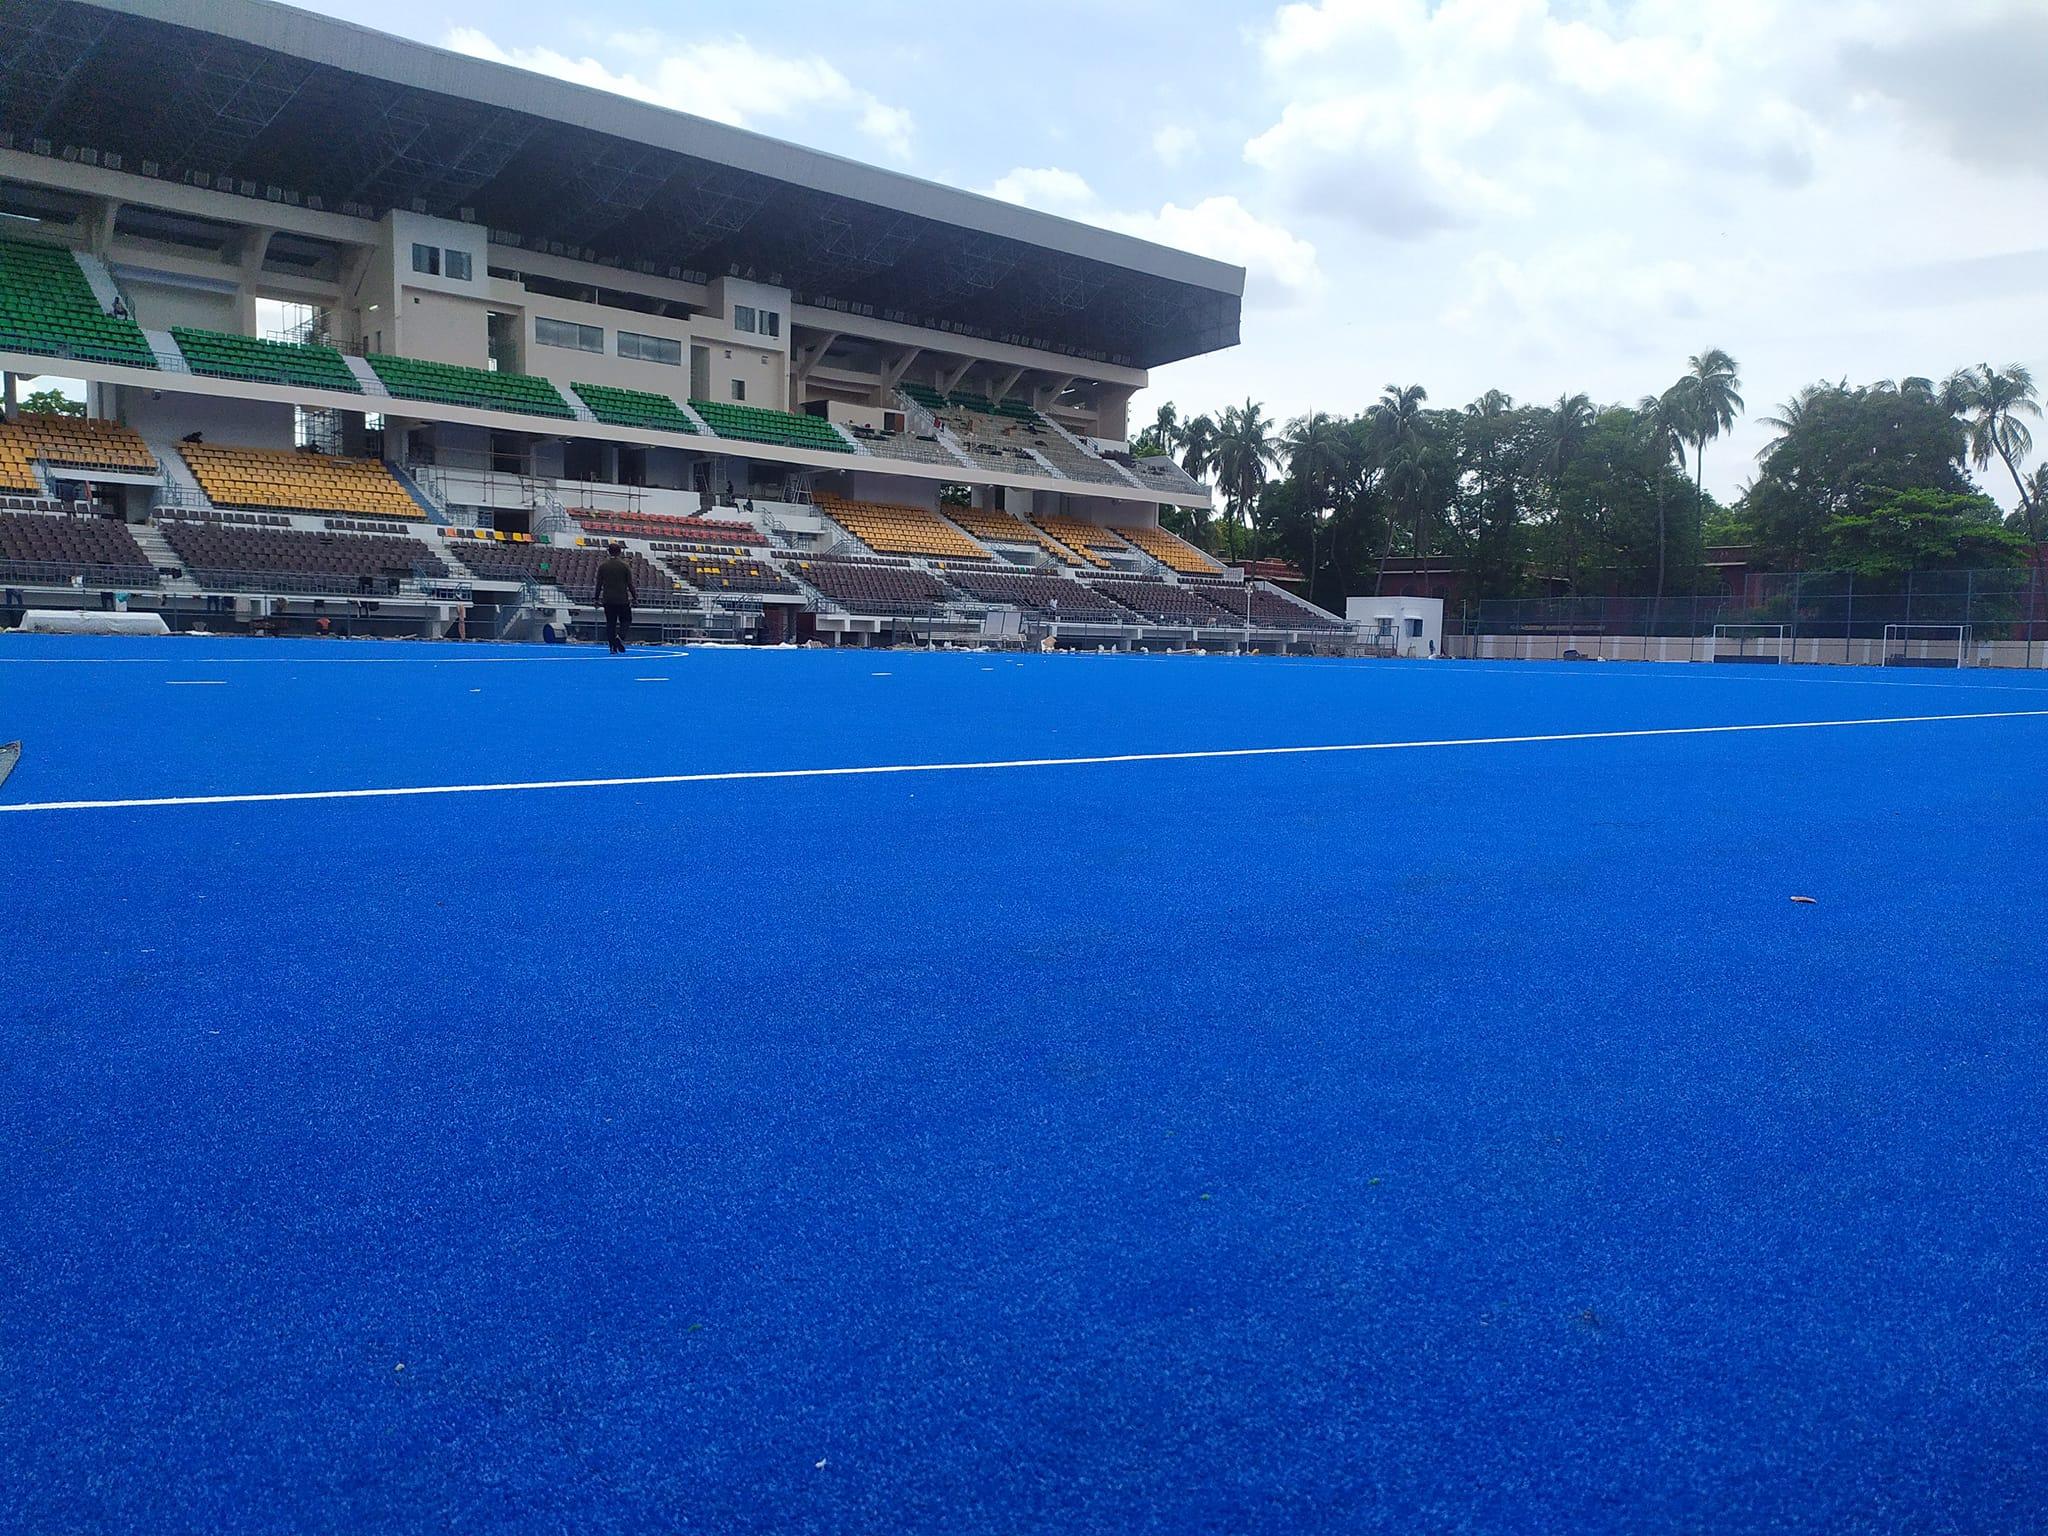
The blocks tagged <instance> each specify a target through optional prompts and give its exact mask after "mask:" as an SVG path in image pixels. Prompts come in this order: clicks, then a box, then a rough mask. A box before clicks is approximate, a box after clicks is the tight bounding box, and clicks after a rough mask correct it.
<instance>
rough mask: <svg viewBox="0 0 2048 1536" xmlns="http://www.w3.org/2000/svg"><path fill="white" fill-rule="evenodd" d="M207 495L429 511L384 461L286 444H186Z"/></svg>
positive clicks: (359, 512)
mask: <svg viewBox="0 0 2048 1536" xmlns="http://www.w3.org/2000/svg"><path fill="white" fill-rule="evenodd" d="M178 452H179V453H180V454H181V455H182V456H183V458H184V460H185V462H186V463H187V464H188V465H190V466H191V469H192V474H193V477H194V478H195V479H197V480H198V482H199V486H200V489H201V490H203V491H205V492H206V497H207V499H208V500H209V501H212V502H214V503H216V504H218V505H220V506H224V507H277V508H280V509H283V510H288V511H293V512H334V513H340V514H343V515H346V516H350V517H395V518H405V519H423V518H425V516H426V510H425V509H424V508H423V507H422V506H421V505H420V504H419V503H418V502H416V501H414V500H413V498H412V497H411V496H410V495H409V494H408V493H407V492H406V489H405V487H404V486H402V485H400V484H399V483H398V480H397V478H396V477H395V476H394V475H393V474H392V473H391V471H390V470H389V469H388V468H387V467H386V466H385V465H384V463H383V462H382V461H381V460H378V459H348V458H340V457H333V456H329V455H326V454H318V453H302V452H297V451H294V450H292V449H285V448H229V447H225V446H223V445H221V444H217V443H180V444H179V445H178Z"/></svg>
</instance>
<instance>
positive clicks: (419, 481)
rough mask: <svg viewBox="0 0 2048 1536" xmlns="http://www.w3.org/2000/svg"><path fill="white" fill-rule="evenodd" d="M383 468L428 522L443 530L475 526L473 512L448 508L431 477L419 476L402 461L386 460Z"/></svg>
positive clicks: (445, 499)
mask: <svg viewBox="0 0 2048 1536" xmlns="http://www.w3.org/2000/svg"><path fill="white" fill-rule="evenodd" d="M384 467H385V468H386V469H388V470H390V471H391V478H392V479H394V480H396V481H397V482H398V483H399V485H400V486H401V487H402V488H403V489H404V491H405V494H406V495H408V496H410V497H411V498H412V499H413V501H414V502H415V503H417V504H418V506H419V508H420V510H421V511H423V512H425V513H426V514H427V518H428V520H429V521H430V522H433V523H437V524H439V525H440V526H442V527H444V528H474V527H475V526H476V514H475V513H474V512H458V511H457V510H455V509H454V508H453V507H451V506H449V505H448V500H447V498H446V497H444V496H443V495H442V494H441V491H440V488H439V487H438V486H437V485H435V483H434V481H433V477H432V476H431V475H422V474H420V473H419V472H418V470H417V468H416V467H415V466H414V465H412V464H408V463H406V462H405V461H404V460H402V459H386V460H385V461H384Z"/></svg>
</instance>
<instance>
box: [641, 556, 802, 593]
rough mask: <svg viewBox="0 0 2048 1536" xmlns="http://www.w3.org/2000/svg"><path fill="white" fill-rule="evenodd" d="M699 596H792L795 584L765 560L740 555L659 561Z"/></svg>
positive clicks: (672, 557)
mask: <svg viewBox="0 0 2048 1536" xmlns="http://www.w3.org/2000/svg"><path fill="white" fill-rule="evenodd" d="M662 564H664V565H666V566H667V567H668V568H669V569H670V570H672V571H674V572H675V573H676V575H678V576H680V577H682V579H683V580H684V581H686V582H687V583H689V584H690V585H691V586H693V587H695V588H696V589H697V590H698V591H700V592H775V593H782V594H793V593H795V591H796V590H797V587H796V583H795V582H793V581H791V580H790V579H789V578H788V577H787V576H785V575H783V574H782V572H780V571H778V570H777V569H776V568H775V567H774V566H772V565H770V564H768V563H767V562H766V561H765V560H752V559H748V558H746V557H745V556H740V555H709V554H701V553H698V552H696V551H694V550H693V551H691V552H690V553H688V554H681V555H670V556H668V557H667V558H666V559H664V560H663V561H662Z"/></svg>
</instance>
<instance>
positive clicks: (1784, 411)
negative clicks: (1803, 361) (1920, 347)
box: [1664, 379, 1932, 463]
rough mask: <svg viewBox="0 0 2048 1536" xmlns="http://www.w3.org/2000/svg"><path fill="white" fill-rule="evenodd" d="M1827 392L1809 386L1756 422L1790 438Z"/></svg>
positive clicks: (1767, 448) (1767, 447)
mask: <svg viewBox="0 0 2048 1536" xmlns="http://www.w3.org/2000/svg"><path fill="white" fill-rule="evenodd" d="M1906 383H1907V385H1909V386H1916V385H1921V384H1926V383H1927V381H1926V380H1925V379H1908V380H1906ZM1679 388H1680V386H1678V385H1675V384H1674V385H1673V386H1672V387H1671V389H1670V390H1667V391H1666V392H1665V396H1664V398H1665V399H1667V400H1669V399H1671V398H1672V396H1673V395H1674V394H1675V393H1676V392H1677V391H1678V389H1679ZM1828 390H1829V386H1827V385H1825V384H1809V385H1807V386H1806V387H1805V388H1804V389H1802V390H1800V391H1799V393H1798V394H1796V395H1794V396H1793V397H1792V398H1791V399H1790V400H1787V401H1786V402H1785V403H1784V404H1783V405H1781V406H1779V407H1778V414H1777V415H1775V416H1759V417H1758V418H1757V420H1758V421H1760V422H1761V423H1763V425H1765V426H1767V427H1769V428H1770V429H1771V430H1772V431H1773V432H1776V433H1777V434H1778V437H1779V438H1781V439H1782V438H1787V437H1790V436H1791V435H1792V434H1793V433H1794V432H1797V431H1798V430H1799V429H1800V428H1801V427H1802V426H1804V425H1805V424H1806V416H1807V413H1808V412H1809V411H1811V410H1812V409H1813V402H1814V401H1816V400H1818V399H1819V398H1820V397H1821V396H1822V395H1824V394H1827V393H1828ZM1929 391H1930V393H1931V392H1932V386H1931V385H1930V386H1929ZM1777 446H1778V444H1777V443H1776V442H1769V443H1765V444H1764V445H1763V447H1761V448H1759V449H1757V451H1756V456H1757V461H1758V462H1759V463H1761V462H1762V461H1763V460H1765V459H1767V458H1769V457H1770V456H1771V450H1772V449H1774V448H1776V447H1777ZM1683 458H1684V456H1683V455H1680V461H1681V463H1682V462H1683Z"/></svg>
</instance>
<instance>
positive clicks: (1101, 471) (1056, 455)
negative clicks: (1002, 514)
mask: <svg viewBox="0 0 2048 1536" xmlns="http://www.w3.org/2000/svg"><path fill="white" fill-rule="evenodd" d="M902 392H903V394H904V395H905V396H906V397H908V398H909V399H911V400H914V401H916V402H917V403H918V404H919V405H921V406H923V407H924V408H925V409H926V410H928V411H930V412H931V413H932V415H933V417H934V418H935V419H936V420H937V421H938V422H939V423H940V424H941V425H943V426H944V427H945V428H946V429H947V430H948V431H950V432H951V433H952V434H953V436H954V438H955V439H956V440H958V442H959V443H960V445H961V447H962V448H964V449H965V450H966V451H967V453H968V454H969V455H970V456H971V457H972V458H973V459H974V460H975V462H977V463H980V464H986V465H987V466H988V467H989V468H991V469H1003V470H1008V471H1010V472H1011V473H1021V474H1038V475H1042V474H1044V473H1045V472H1046V465H1048V464H1049V465H1051V466H1052V471H1053V473H1055V474H1057V475H1061V476H1064V477H1065V478H1067V479H1069V480H1085V481H1089V482H1091V483H1093V484H1096V485H1127V484H1129V482H1128V481H1127V480H1126V479H1125V478H1124V477H1123V475H1122V474H1120V473H1119V472H1118V471H1117V469H1116V467H1115V466H1114V465H1112V464H1109V463H1107V462H1105V461H1104V460H1103V459H1101V458H1098V457H1097V456H1096V455H1095V454H1093V453H1090V452H1089V451H1088V450H1087V449H1086V448H1082V447H1079V446H1077V445H1076V444H1075V443H1073V442H1072V441H1071V440H1070V439H1068V438H1067V437H1066V436H1065V435H1064V434H1063V433H1061V432H1060V431H1058V430H1057V429H1056V428H1055V427H1054V426H1053V425H1052V423H1051V422H1049V421H1047V420H1046V419H1045V418H1044V417H1043V416H1041V415H1039V413H1038V412H1037V411H1036V410H1034V409H1033V408H1032V407H1031V406H1029V405H1027V404H1025V403H1024V402H1023V401H1021V400H1003V401H994V400H991V399H989V398H988V397H987V396H986V395H977V394H964V393H961V392H959V391H955V392H954V393H952V394H950V395H942V394H940V393H939V392H938V391H937V390H935V389H933V388H932V387H931V386H930V385H927V384H905V385H903V386H902ZM1041 460H1042V461H1043V462H1040V461H1041Z"/></svg>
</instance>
